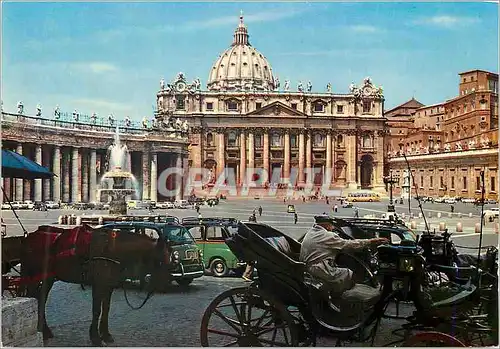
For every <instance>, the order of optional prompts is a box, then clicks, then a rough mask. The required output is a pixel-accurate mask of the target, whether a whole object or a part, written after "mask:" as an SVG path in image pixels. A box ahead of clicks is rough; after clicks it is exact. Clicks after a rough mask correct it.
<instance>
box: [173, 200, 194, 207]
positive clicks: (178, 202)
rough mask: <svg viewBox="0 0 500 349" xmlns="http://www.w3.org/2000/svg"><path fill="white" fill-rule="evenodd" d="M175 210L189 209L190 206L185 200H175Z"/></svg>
mask: <svg viewBox="0 0 500 349" xmlns="http://www.w3.org/2000/svg"><path fill="white" fill-rule="evenodd" d="M174 205H175V208H182V209H185V208H191V207H192V205H191V204H190V203H189V202H188V201H187V200H175V203H174Z"/></svg>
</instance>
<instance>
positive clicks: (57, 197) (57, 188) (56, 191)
mask: <svg viewBox="0 0 500 349" xmlns="http://www.w3.org/2000/svg"><path fill="white" fill-rule="evenodd" d="M52 172H54V174H55V176H54V178H52V191H53V195H52V200H54V201H55V202H59V201H61V177H62V176H61V148H60V147H59V146H57V145H56V146H55V147H54V163H53V164H52Z"/></svg>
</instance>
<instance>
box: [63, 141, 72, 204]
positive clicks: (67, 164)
mask: <svg viewBox="0 0 500 349" xmlns="http://www.w3.org/2000/svg"><path fill="white" fill-rule="evenodd" d="M61 155H62V158H63V164H62V166H63V168H62V171H63V188H62V189H63V190H62V197H63V202H70V190H71V186H70V169H71V161H70V160H71V159H70V153H69V150H68V149H66V151H64V150H63V152H62V154H61Z"/></svg>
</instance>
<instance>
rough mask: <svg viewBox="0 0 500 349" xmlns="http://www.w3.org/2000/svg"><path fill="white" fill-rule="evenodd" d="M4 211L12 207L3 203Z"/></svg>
mask: <svg viewBox="0 0 500 349" xmlns="http://www.w3.org/2000/svg"><path fill="white" fill-rule="evenodd" d="M2 210H10V205H9V204H7V203H5V202H4V203H2Z"/></svg>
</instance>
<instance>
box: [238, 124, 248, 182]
mask: <svg viewBox="0 0 500 349" xmlns="http://www.w3.org/2000/svg"><path fill="white" fill-rule="evenodd" d="M246 172H247V139H246V135H245V130H242V131H241V133H240V178H239V181H238V183H239V184H241V185H243V183H244V182H245V177H246Z"/></svg>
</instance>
